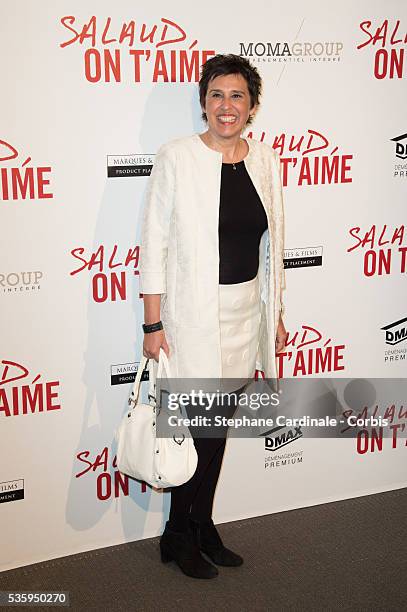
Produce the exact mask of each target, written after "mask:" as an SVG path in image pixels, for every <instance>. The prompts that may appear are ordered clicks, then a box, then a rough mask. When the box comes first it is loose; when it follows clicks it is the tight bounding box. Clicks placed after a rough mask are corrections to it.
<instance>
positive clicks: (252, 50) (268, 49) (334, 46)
mask: <svg viewBox="0 0 407 612" xmlns="http://www.w3.org/2000/svg"><path fill="white" fill-rule="evenodd" d="M239 44H240V50H239V54H240V55H241V56H243V57H246V58H248V59H250V60H251V61H252V62H268V63H271V62H273V63H280V62H290V63H293V62H295V63H304V62H339V61H340V59H341V53H342V49H343V43H342V42H340V41H303V42H288V41H271V42H270V41H266V42H264V41H250V42H241V43H239Z"/></svg>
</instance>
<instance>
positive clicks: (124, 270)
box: [69, 244, 140, 303]
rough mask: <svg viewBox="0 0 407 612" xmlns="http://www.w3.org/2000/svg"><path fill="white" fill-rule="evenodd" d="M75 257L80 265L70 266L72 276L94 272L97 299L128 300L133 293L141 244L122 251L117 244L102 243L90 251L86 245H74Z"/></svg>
mask: <svg viewBox="0 0 407 612" xmlns="http://www.w3.org/2000/svg"><path fill="white" fill-rule="evenodd" d="M71 255H72V257H74V259H75V260H76V261H77V262H80V264H79V266H78V267H76V268H74V269H73V270H71V272H70V273H69V274H70V275H71V276H75V275H76V274H80V273H84V274H86V273H89V274H90V275H91V292H92V298H93V300H94V301H95V302H98V303H103V302H106V301H111V302H116V301H118V300H121V301H125V300H127V296H128V295H130V291H131V290H132V288H131V287H130V285H131V282H132V280H133V276H134V275H136V276H137V275H138V274H139V273H140V271H139V269H138V268H139V258H140V246H139V245H137V246H134V247H130V248H128V249H127V251H122V252H119V247H118V245H117V244H115V245H114V246H113V248H110V247H105V245H103V244H101V245H99V246H98V247H97V249H96V251H92V252H91V253H87V252H86V249H85V248H84V247H75V248H74V249H72V251H71Z"/></svg>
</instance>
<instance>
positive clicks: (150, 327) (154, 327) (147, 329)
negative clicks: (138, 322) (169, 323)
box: [143, 321, 163, 334]
mask: <svg viewBox="0 0 407 612" xmlns="http://www.w3.org/2000/svg"><path fill="white" fill-rule="evenodd" d="M160 329H163V324H162V321H156V322H155V323H143V331H144V333H145V334H152V333H153V332H156V331H160Z"/></svg>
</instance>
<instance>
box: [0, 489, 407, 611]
mask: <svg viewBox="0 0 407 612" xmlns="http://www.w3.org/2000/svg"><path fill="white" fill-rule="evenodd" d="M218 529H219V533H220V534H221V536H222V538H223V540H224V543H225V544H226V545H228V546H229V547H230V548H232V549H234V550H236V551H237V552H239V553H240V554H242V556H243V557H244V560H245V562H244V565H243V566H241V567H239V568H219V570H220V571H219V576H217V577H216V578H215V579H213V580H196V579H193V578H188V577H186V576H184V574H182V573H181V571H180V570H179V569H178V567H177V566H176V565H175V564H174V563H169V564H166V565H164V564H162V563H161V561H160V559H159V553H158V541H159V538H151V539H148V540H142V541H139V542H132V543H130V544H124V545H121V546H112V547H109V548H103V549H100V550H96V551H92V552H89V553H82V554H78V555H72V556H69V557H64V558H62V559H56V560H55V561H48V562H44V563H37V564H35V565H30V566H26V567H24V568H20V569H17V570H10V571H6V572H2V573H0V590H3V591H5V590H12V589H16V590H20V591H21V590H44V591H55V590H57V589H59V590H64V591H69V592H70V600H71V606H70V609H71V610H99V611H100V610H136V611H139V610H141V611H142V610H145V611H148V612H150V611H156V610H157V611H158V610H160V611H162V612H167V611H171V612H175V611H178V610H179V611H187V610H188V611H189V612H193V611H198V610H199V611H201V610H210V611H213V612H215V611H216V612H217V611H218V610H225V611H232V610H233V611H234V612H235V611H238V612H240V611H244V612H245V611H247V612H255V611H274V610H276V611H285V610H287V611H291V610H292V611H301V612H302V611H304V610H305V611H307V610H310V611H311V610H312V611H313V612H315V611H324V612H325V611H329V612H331V611H332V612H333V611H339V610H341V611H347V610H349V611H352V612H362V611H371V610H372V611H373V610H374V611H380V612H382V611H386V612H387V611H393V610H394V611H396V610H397V611H407V489H398V490H396V491H390V492H388V493H381V494H377V495H369V496H365V497H358V498H356V499H351V500H346V501H341V502H335V503H330V504H323V505H319V506H313V507H311V508H304V509H298V510H291V511H289V512H280V513H278V514H269V515H267V516H262V517H258V518H254V519H248V520H242V521H235V522H233V523H225V524H223V525H219V527H218ZM0 545H1V543H0ZM2 609H4V610H6V609H10V610H12V609H14V610H15V609H16V608H11V607H10V608H2ZM36 609H37V610H38V609H41V610H42V609H44V610H49V609H50V608H43V607H40V608H38V607H36ZM53 609H56V608H53ZM59 609H61V610H63V609H64V608H59ZM65 609H66V608H65Z"/></svg>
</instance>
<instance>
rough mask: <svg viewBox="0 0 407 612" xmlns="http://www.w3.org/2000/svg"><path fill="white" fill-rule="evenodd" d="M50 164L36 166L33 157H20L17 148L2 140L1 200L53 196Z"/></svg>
mask: <svg viewBox="0 0 407 612" xmlns="http://www.w3.org/2000/svg"><path fill="white" fill-rule="evenodd" d="M50 173H51V167H50V166H35V165H33V164H32V163H31V157H30V156H27V157H26V156H25V155H23V156H22V158H21V160H20V159H19V153H18V151H17V149H16V148H15V147H14V146H13V145H11V144H9V143H8V142H6V141H5V140H0V200H2V201H3V202H15V201H19V200H20V201H21V200H44V199H49V198H53V197H54V196H53V194H52V193H51V191H50V182H51V178H50Z"/></svg>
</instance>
